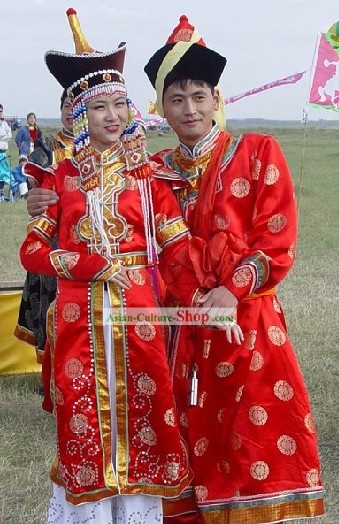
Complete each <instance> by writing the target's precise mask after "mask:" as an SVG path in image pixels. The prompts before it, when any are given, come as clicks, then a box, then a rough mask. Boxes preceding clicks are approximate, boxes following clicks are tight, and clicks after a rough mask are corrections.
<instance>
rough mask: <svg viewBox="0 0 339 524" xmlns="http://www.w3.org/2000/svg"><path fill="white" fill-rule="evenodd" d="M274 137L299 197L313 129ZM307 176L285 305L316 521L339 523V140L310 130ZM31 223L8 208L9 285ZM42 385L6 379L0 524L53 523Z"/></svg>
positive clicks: (0, 382)
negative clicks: (316, 448)
mask: <svg viewBox="0 0 339 524" xmlns="http://www.w3.org/2000/svg"><path fill="white" fill-rule="evenodd" d="M251 131H252V130H251ZM260 131H263V130H262V129H261V130H260ZM267 132H268V133H270V134H273V135H274V136H275V137H276V138H277V139H278V140H279V141H280V143H281V145H282V147H283V150H284V152H285V154H286V156H287V159H288V162H289V165H290V168H291V171H292V176H293V179H294V182H295V187H296V190H297V191H298V188H299V186H300V174H301V159H302V156H303V155H302V144H303V130H302V129H300V130H298V129H290V130H289V129H280V130H279V129H268V130H267ZM175 143H176V141H175V138H174V136H173V135H165V136H161V137H158V136H152V137H150V140H149V149H150V151H152V152H153V151H156V150H157V149H160V148H163V147H171V146H173V145H174V144H175ZM11 150H12V159H13V158H14V162H12V165H13V166H14V165H16V164H15V154H16V152H15V151H14V147H12V148H11ZM302 172H303V181H302V192H301V194H300V201H299V240H298V254H297V260H296V263H295V266H294V268H293V269H292V271H291V272H290V274H289V276H288V277H287V279H286V280H285V281H284V282H283V283H282V284H281V286H280V289H279V296H280V299H281V301H282V304H283V306H284V310H285V314H286V318H287V323H288V326H289V334H290V337H291V339H292V341H293V343H294V345H295V348H296V351H297V354H298V356H299V360H300V365H301V368H302V370H303V373H304V376H305V380H306V383H307V385H308V389H309V394H310V397H311V402H312V406H313V410H314V418H315V422H316V425H317V428H318V434H319V445H320V452H321V458H322V468H323V482H324V485H325V489H326V508H327V515H326V516H325V517H324V518H322V519H315V520H314V521H312V522H314V523H316V524H338V523H339V504H338V499H339V479H338V477H339V451H338V441H339V439H338V426H339V424H338V422H339V421H338V391H339V369H338V347H339V329H338V321H337V307H338V306H339V270H338V267H339V258H338V254H339V253H338V251H339V249H338V246H339V241H338V231H339V213H338V201H339V133H338V131H335V130H326V129H312V130H309V131H308V136H307V140H306V148H305V158H304V163H303V169H302ZM26 221H27V213H26V209H25V203H24V202H19V203H0V239H1V251H0V280H2V281H8V280H10V281H11V280H23V277H24V271H23V270H22V268H21V267H20V264H19V260H18V256H17V251H18V248H19V245H20V242H21V241H22V239H23V236H24V234H25V227H26ZM39 386H40V382H39V377H38V376H37V375H25V376H8V377H0V389H1V391H0V490H1V493H2V497H1V504H0V523H9V524H24V523H25V524H42V523H43V522H44V518H45V512H46V507H47V504H48V498H49V489H50V484H49V468H50V464H51V460H52V457H53V455H54V423H53V419H52V417H51V416H49V415H47V414H45V413H43V412H42V410H41V408H40V402H41V398H40V397H39V394H38V389H39ZM304 522H305V523H306V520H303V521H301V520H299V521H293V524H296V523H298V524H301V523H304ZM307 522H309V521H307ZM98 524H100V523H98Z"/></svg>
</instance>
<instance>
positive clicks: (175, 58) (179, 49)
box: [155, 29, 201, 117]
mask: <svg viewBox="0 0 339 524" xmlns="http://www.w3.org/2000/svg"><path fill="white" fill-rule="evenodd" d="M199 40H201V36H200V35H199V33H198V31H197V30H196V29H194V31H193V33H192V35H191V39H190V41H189V42H176V44H175V45H174V47H173V48H172V49H171V50H170V51H169V52H168V53H167V55H166V56H165V58H164V60H163V62H162V64H161V66H160V67H159V71H158V74H157V79H156V81H155V90H156V92H157V101H156V103H155V107H156V109H157V111H158V113H159V115H160V116H162V117H163V116H164V109H163V106H162V97H163V94H164V85H165V79H166V77H167V75H168V73H170V72H171V71H172V69H173V68H174V66H175V65H176V64H177V63H178V62H179V60H180V59H181V58H182V57H183V56H184V55H185V54H186V53H187V51H188V50H189V48H190V47H191V45H192V44H196V43H197V42H199Z"/></svg>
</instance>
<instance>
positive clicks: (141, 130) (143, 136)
mask: <svg viewBox="0 0 339 524" xmlns="http://www.w3.org/2000/svg"><path fill="white" fill-rule="evenodd" d="M136 122H137V123H138V134H139V138H140V142H141V144H142V145H143V146H144V148H145V149H146V150H147V147H148V141H147V127H146V125H145V122H144V121H143V120H136Z"/></svg>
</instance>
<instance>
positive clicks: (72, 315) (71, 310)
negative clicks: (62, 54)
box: [62, 302, 80, 322]
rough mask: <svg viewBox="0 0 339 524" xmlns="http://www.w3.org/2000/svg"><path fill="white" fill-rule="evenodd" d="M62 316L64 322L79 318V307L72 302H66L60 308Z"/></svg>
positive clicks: (74, 320)
mask: <svg viewBox="0 0 339 524" xmlns="http://www.w3.org/2000/svg"><path fill="white" fill-rule="evenodd" d="M62 318H63V319H64V320H65V322H76V320H78V319H79V318H80V307H79V305H78V304H75V303H74V302H68V303H66V304H65V305H64V307H63V309H62Z"/></svg>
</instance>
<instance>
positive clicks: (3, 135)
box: [0, 104, 12, 202]
mask: <svg viewBox="0 0 339 524" xmlns="http://www.w3.org/2000/svg"><path fill="white" fill-rule="evenodd" d="M3 112H4V108H3V105H2V104H0V202H1V201H2V200H3V199H4V196H3V188H4V186H5V184H8V185H10V183H11V172H10V168H9V164H8V160H7V151H8V142H9V141H10V139H11V138H12V131H11V128H10V126H9V125H8V124H7V122H6V120H5V119H4V117H3Z"/></svg>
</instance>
